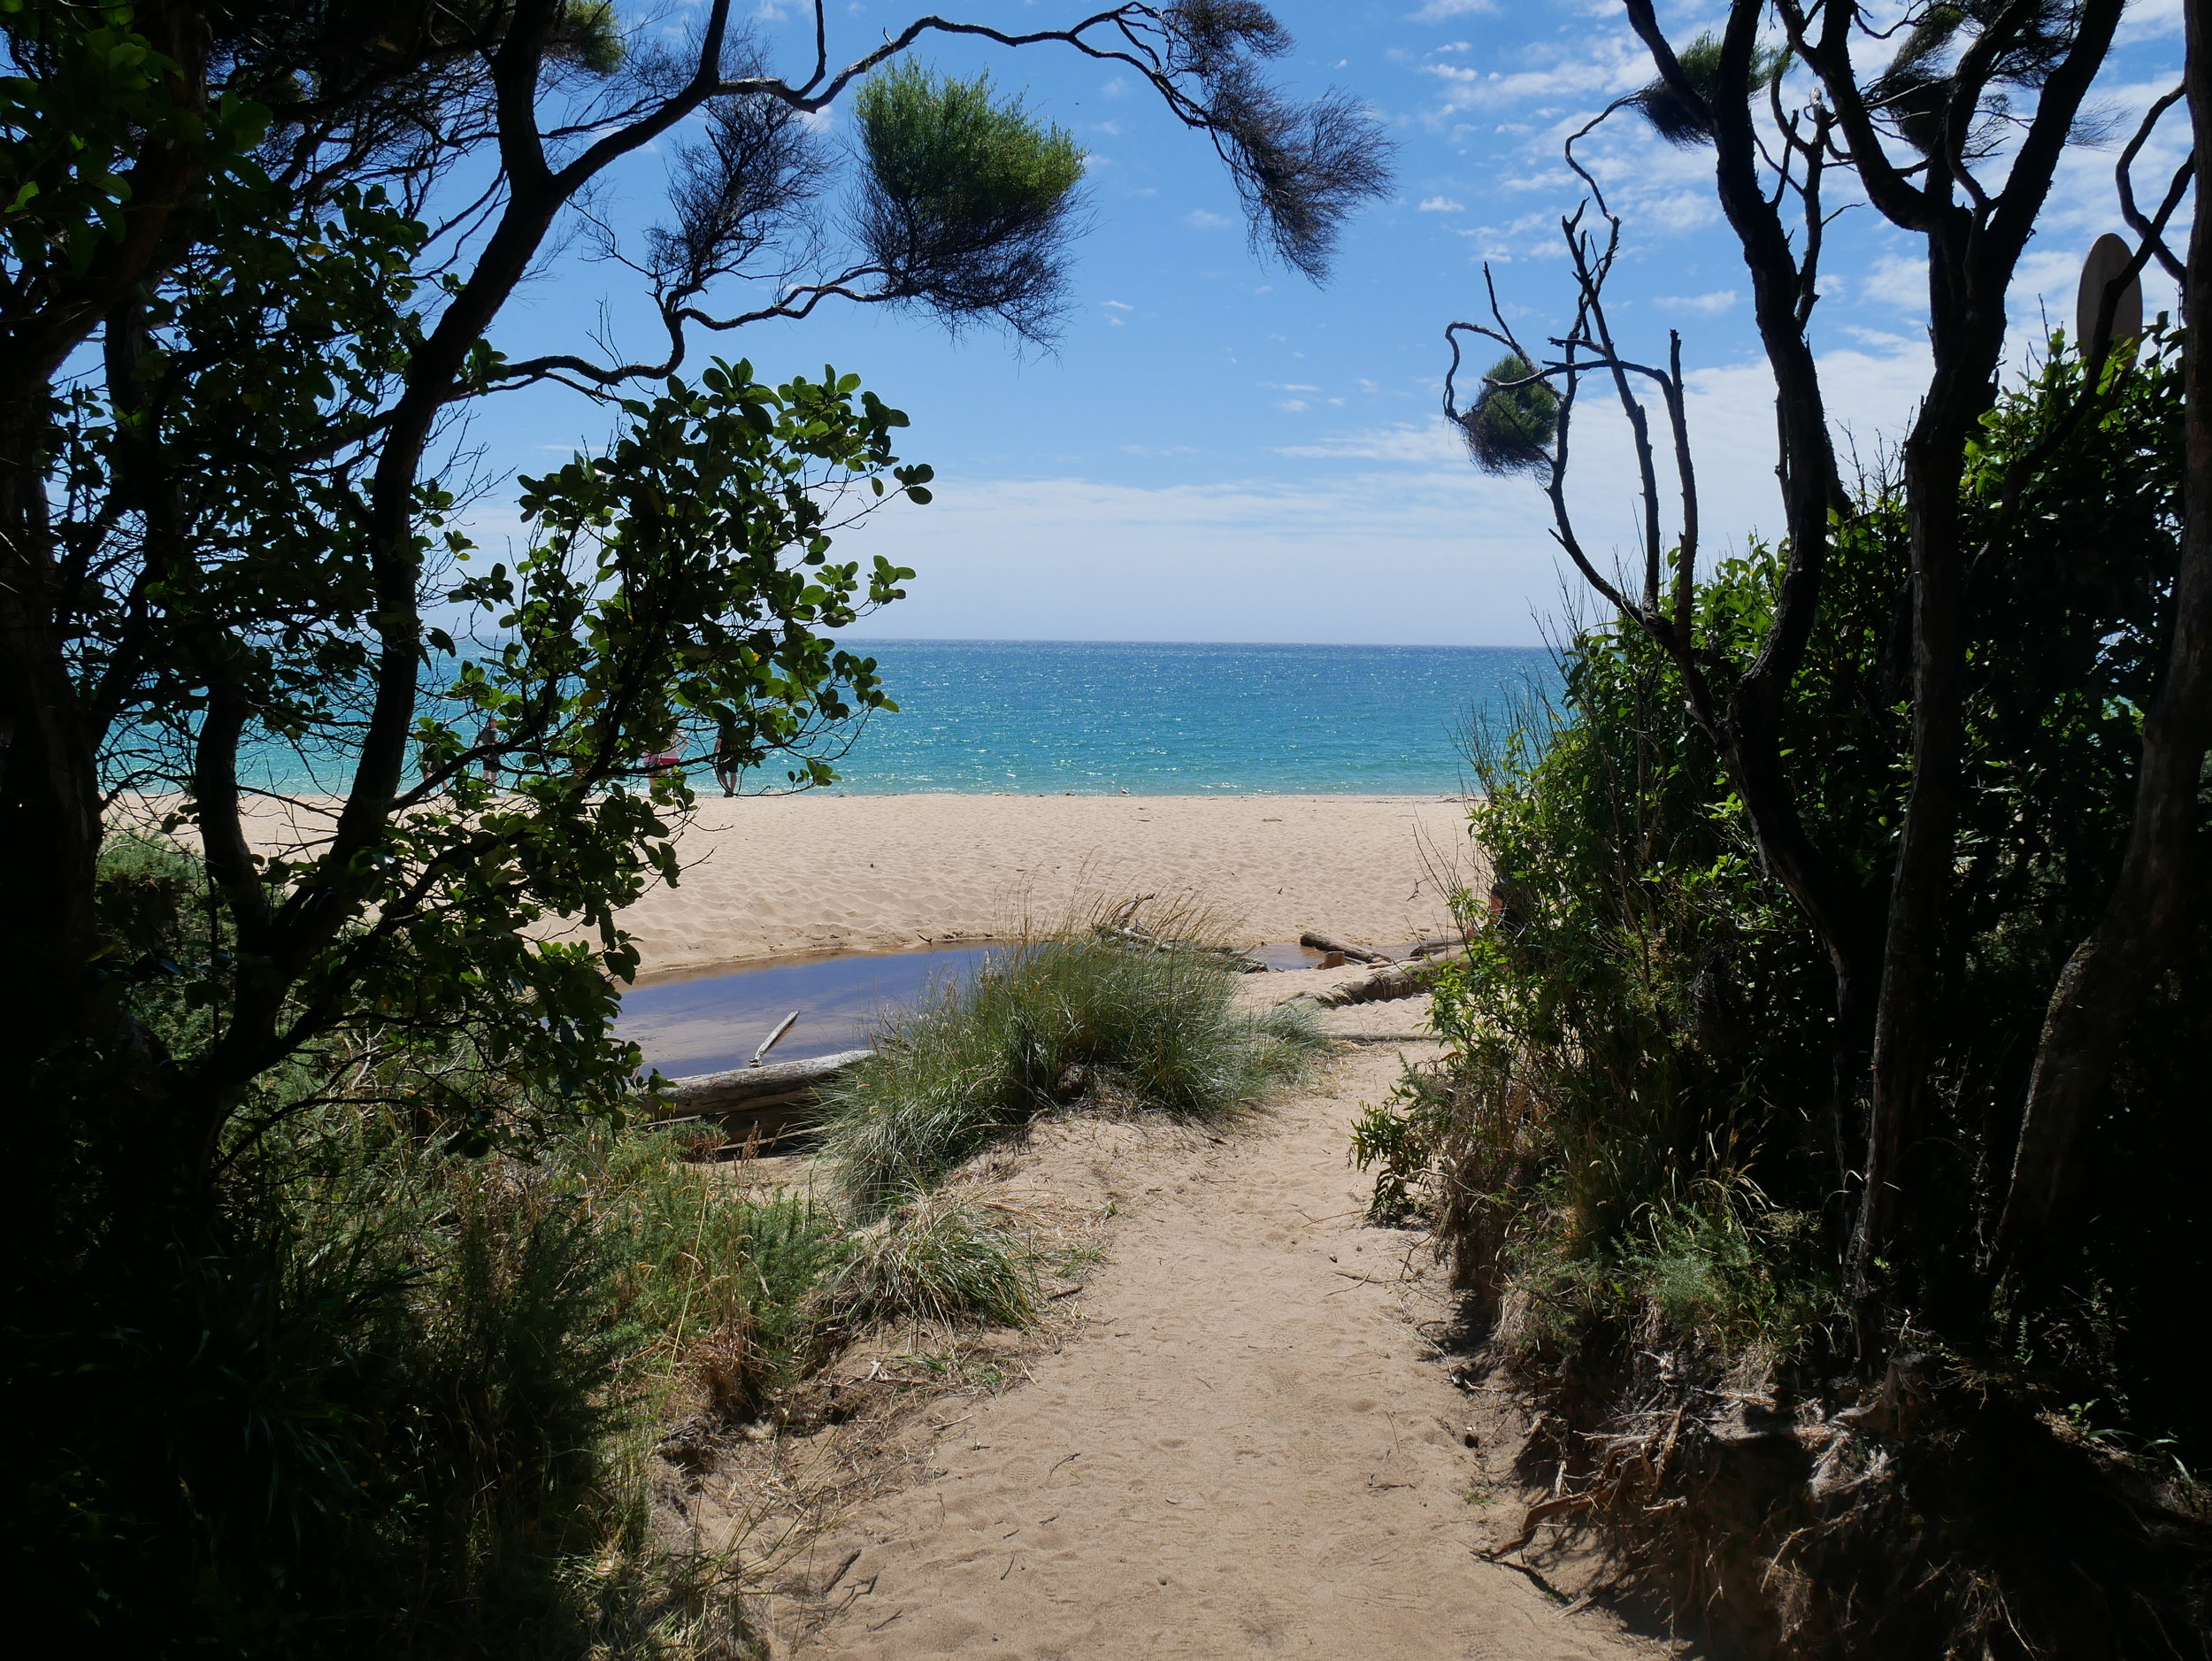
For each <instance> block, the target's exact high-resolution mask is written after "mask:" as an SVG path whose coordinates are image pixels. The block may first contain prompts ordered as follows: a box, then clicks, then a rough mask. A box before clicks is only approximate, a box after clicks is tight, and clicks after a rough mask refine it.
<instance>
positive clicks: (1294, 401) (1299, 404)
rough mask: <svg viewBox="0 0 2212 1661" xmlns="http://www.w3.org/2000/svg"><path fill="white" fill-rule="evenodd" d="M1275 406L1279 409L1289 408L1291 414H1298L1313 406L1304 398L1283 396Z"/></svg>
mask: <svg viewBox="0 0 2212 1661" xmlns="http://www.w3.org/2000/svg"><path fill="white" fill-rule="evenodd" d="M1275 407H1276V408H1277V409H1279V410H1287V411H1290V413H1291V414H1293V415H1297V414H1300V413H1302V411H1306V410H1308V409H1310V408H1311V407H1312V406H1311V405H1310V404H1308V403H1307V402H1306V401H1305V400H1304V399H1303V398H1283V399H1280V400H1279V401H1278V402H1277V403H1276V405H1275Z"/></svg>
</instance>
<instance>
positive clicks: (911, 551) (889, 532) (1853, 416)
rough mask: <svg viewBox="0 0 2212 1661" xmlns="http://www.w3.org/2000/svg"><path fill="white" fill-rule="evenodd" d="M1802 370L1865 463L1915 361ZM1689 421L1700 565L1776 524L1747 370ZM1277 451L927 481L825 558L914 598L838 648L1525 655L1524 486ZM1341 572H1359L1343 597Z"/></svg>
mask: <svg viewBox="0 0 2212 1661" xmlns="http://www.w3.org/2000/svg"><path fill="white" fill-rule="evenodd" d="M1821 373H1822V381H1823V384H1824V390H1825V392H1826V396H1827V404H1828V408H1829V410H1830V411H1831V414H1832V419H1834V420H1835V422H1836V424H1837V427H1838V428H1839V430H1840V431H1844V432H1847V433H1848V434H1851V435H1852V436H1853V437H1855V440H1856V441H1857V442H1858V443H1859V445H1860V447H1861V449H1862V450H1865V449H1867V448H1869V447H1870V444H1871V443H1872V442H1873V441H1874V440H1875V439H1876V438H1877V437H1879V436H1888V437H1891V438H1894V437H1896V436H1897V435H1898V434H1900V433H1901V431H1902V430H1903V427H1904V424H1905V422H1906V421H1907V420H1908V419H1909V418H1910V416H1911V413H1912V410H1913V405H1914V402H1915V400H1916V398H1917V397H1918V396H1920V394H1921V392H1922V391H1923V389H1924V387H1925V385H1926V381H1927V373H1928V361H1927V355H1926V352H1925V350H1924V349H1923V348H1918V347H1916V348H1914V349H1912V350H1901V351H1894V352H1884V353H1872V352H1865V351H1857V350H1839V351H1833V352H1829V353H1825V354H1824V355H1823V356H1822V358H1821ZM1689 419H1690V430H1691V435H1692V439H1693V442H1694V444H1695V445H1696V453H1697V457H1698V459H1699V462H1700V470H1699V477H1698V482H1699V492H1700V499H1701V508H1702V510H1703V514H1704V519H1705V524H1706V527H1707V528H1706V541H1705V549H1706V556H1707V558H1718V557H1720V556H1721V555H1723V554H1724V553H1726V552H1728V551H1730V550H1732V549H1734V548H1737V547H1740V545H1741V539H1742V538H1743V537H1745V536H1746V535H1747V534H1750V533H1752V532H1753V531H1755V530H1763V531H1765V532H1767V533H1769V534H1772V533H1773V532H1774V531H1775V530H1776V529H1777V528H1778V521H1779V519H1780V511H1781V510H1780V504H1779V502H1778V499H1777V497H1776V490H1775V483H1774V473H1773V457H1774V389H1773V383H1772V381H1770V379H1769V377H1768V373H1767V369H1766V365H1765V364H1764V363H1763V361H1753V362H1750V363H1746V364H1740V365H1724V366H1720V367H1716V368H1710V369H1703V370H1694V371H1693V372H1692V374H1691V376H1690V399H1689ZM1577 427H1578V432H1579V434H1580V442H1578V444H1577V446H1576V458H1575V459H1576V468H1575V487H1574V505H1575V511H1576V515H1577V523H1578V528H1579V530H1580V533H1581V534H1582V537H1583V539H1584V541H1585V542H1586V545H1587V546H1588V547H1589V548H1590V549H1591V550H1593V552H1594V556H1595V558H1597V559H1598V560H1599V563H1600V565H1601V566H1603V565H1609V564H1611V563H1612V562H1613V561H1614V560H1615V559H1616V558H1620V557H1632V554H1633V550H1634V548H1635V542H1636V535H1637V524H1638V520H1639V514H1638V511H1637V504H1636V501H1635V495H1634V490H1633V487H1632V484H1629V483H1627V482H1626V481H1632V479H1633V478H1634V472H1633V462H1632V456H1631V450H1630V446H1629V439H1628V434H1627V424H1626V422H1625V421H1624V420H1623V419H1622V418H1621V417H1620V415H1619V413H1618V411H1617V409H1615V408H1613V407H1612V406H1610V405H1609V404H1607V403H1606V402H1605V401H1604V400H1602V399H1600V398H1591V399H1590V400H1589V401H1588V402H1587V403H1586V405H1585V413H1584V414H1582V415H1580V416H1578V420H1577ZM1279 453H1280V454H1282V455H1284V456H1286V457H1290V458H1295V459H1297V460H1299V461H1301V462H1302V463H1304V464H1306V465H1304V466H1302V468H1300V469H1298V470H1297V471H1296V472H1295V473H1294V474H1293V476H1291V477H1290V478H1288V479H1284V478H1281V477H1254V478H1234V477H1232V478H1218V477H1217V478H1210V479H1206V480H1203V481H1195V482H1190V483H1178V484H1169V485H1164V486H1156V487H1140V486H1134V485H1125V484H1110V483H1104V482H1101V481H1095V480H1089V479H1080V478H1067V477H1060V478H1043V479H1032V480H1005V481H987V482H976V483H970V484H963V483H960V482H958V481H940V488H939V489H938V496H937V501H936V503H935V504H933V505H932V506H930V507H927V508H922V509H917V510H913V511H903V510H901V511H887V512H885V513H881V514H878V515H876V516H875V517H874V518H872V519H870V520H869V521H868V522H867V523H866V524H865V525H864V526H863V527H860V528H858V529H857V530H856V531H853V532H850V533H848V534H847V536H846V538H844V539H842V540H841V543H840V553H841V558H862V559H865V558H869V557H870V556H872V555H874V554H878V553H880V554H882V555H884V556H885V557H886V558H890V559H893V560H895V561H896V562H897V563H899V564H901V565H912V566H914V567H915V568H916V569H917V570H918V571H919V572H920V573H921V575H920V576H919V578H918V579H917V581H915V582H914V583H912V584H911V585H910V588H911V589H912V596H913V597H912V598H910V599H909V600H906V601H903V602H902V603H900V604H897V605H895V606H892V607H890V608H889V609H888V610H887V611H885V612H884V613H882V615H881V616H880V617H878V618H876V619H872V620H871V621H870V622H869V623H868V624H867V625H866V626H865V627H864V631H863V632H862V634H861V635H856V638H857V637H864V634H873V635H875V636H876V637H878V638H883V639H897V638H902V637H905V638H928V637H932V636H934V637H940V638H965V639H976V638H980V637H990V638H997V639H1053V638H1059V639H1071V638H1072V639H1093V640H1110V639H1123V640H1134V639H1149V640H1157V639H1183V640H1335V641H1348V642H1356V641H1395V642H1417V641H1434V642H1494V643H1500V644H1506V643H1520V642H1530V643H1533V642H1535V641H1537V640H1538V638H1539V626H1538V624H1537V622H1536V621H1535V619H1534V618H1533V616H1532V611H1534V610H1535V609H1537V608H1541V609H1543V610H1545V611H1549V610H1550V609H1552V607H1553V605H1554V604H1555V600H1554V596H1555V595H1556V594H1557V593H1558V592H1559V583H1560V579H1559V576H1558V574H1557V567H1558V565H1559V561H1558V560H1557V559H1556V558H1555V552H1554V550H1553V548H1552V545H1551V542H1550V540H1549V536H1548V525H1549V512H1548V507H1547V504H1546V503H1545V501H1544V498H1543V495H1542V493H1541V492H1540V490H1539V489H1538V488H1536V486H1535V485H1534V484H1533V483H1532V481H1528V480H1525V479H1493V478H1489V477H1487V476H1486V475H1484V474H1482V473H1478V472H1476V470H1475V469H1474V467H1473V466H1472V465H1471V464H1470V463H1469V461H1468V459H1467V455H1466V451H1465V449H1464V447H1463V445H1462V444H1461V442H1460V441H1459V439H1458V436H1457V434H1455V433H1454V432H1453V431H1452V430H1451V428H1450V427H1448V425H1447V424H1446V423H1445V422H1444V421H1443V420H1441V419H1428V420H1425V421H1419V422H1403V423H1398V424H1394V425H1390V426H1384V427H1371V428H1367V429H1362V430H1353V431H1348V432H1342V433H1338V434H1333V435H1331V436H1329V437H1327V438H1325V439H1321V440H1319V441H1317V442H1313V443H1310V444H1303V445H1296V446H1286V447H1285V448H1284V449H1283V450H1281V451H1279ZM1184 465H1188V464H1184ZM1672 515H1673V509H1672V504H1669V518H1670V519H1671V518H1672ZM1346 572H1357V573H1371V576H1367V577H1363V579H1362V580H1361V581H1350V582H1348V581H1345V580H1344V573H1346ZM1568 574H1569V577H1570V580H1571V581H1574V582H1575V583H1576V586H1577V587H1578V586H1579V584H1578V579H1572V573H1568ZM1256 596H1265V604H1256Z"/></svg>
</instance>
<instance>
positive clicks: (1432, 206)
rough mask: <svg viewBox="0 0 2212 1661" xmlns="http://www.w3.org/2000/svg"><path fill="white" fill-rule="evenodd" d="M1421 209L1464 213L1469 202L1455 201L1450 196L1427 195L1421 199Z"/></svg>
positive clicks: (1426, 211) (1431, 211) (1425, 211)
mask: <svg viewBox="0 0 2212 1661" xmlns="http://www.w3.org/2000/svg"><path fill="white" fill-rule="evenodd" d="M1420 211H1422V212H1424V213H1464V212H1466V211H1467V204H1465V203H1464V202H1455V201H1453V200H1452V199H1451V198H1450V197H1449V196H1425V197H1423V198H1422V200H1421V206H1420Z"/></svg>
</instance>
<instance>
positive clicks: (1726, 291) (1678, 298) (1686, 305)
mask: <svg viewBox="0 0 2212 1661" xmlns="http://www.w3.org/2000/svg"><path fill="white" fill-rule="evenodd" d="M1737 297H1738V296H1737V294H1736V291H1735V290H1734V289H1733V288H1716V289H1715V290H1714V291H1713V292H1712V293H1710V294H1663V295H1660V296H1658V297H1657V298H1656V299H1655V300H1653V301H1652V304H1654V305H1655V306H1657V307H1658V308H1659V309H1660V310H1661V311H1688V312H1692V313H1694V315H1696V316H1698V317H1718V316H1719V315H1720V314H1721V313H1722V312H1723V311H1727V310H1728V308H1729V307H1731V306H1732V305H1734V304H1736V300H1737Z"/></svg>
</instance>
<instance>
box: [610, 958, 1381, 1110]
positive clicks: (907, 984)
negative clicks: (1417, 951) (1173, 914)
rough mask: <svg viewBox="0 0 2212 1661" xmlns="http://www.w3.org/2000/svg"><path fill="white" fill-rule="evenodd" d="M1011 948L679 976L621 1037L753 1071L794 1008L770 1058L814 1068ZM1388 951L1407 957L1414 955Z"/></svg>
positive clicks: (677, 1069)
mask: <svg viewBox="0 0 2212 1661" xmlns="http://www.w3.org/2000/svg"><path fill="white" fill-rule="evenodd" d="M999 950H1003V948H1002V947H1001V946H998V945H993V944H987V943H986V944H976V945H968V946H928V947H924V948H922V949H921V950H917V951H844V952H828V953H822V954H819V955H817V956H813V957H779V958H774V959H772V960H770V961H768V962H764V963H757V964H749V965H746V966H744V967H742V968H737V969H713V970H708V971H705V972H703V973H698V974H692V975H682V976H674V977H671V978H670V979H668V980H655V981H652V982H651V983H649V984H648V985H645V986H638V987H633V988H630V989H629V990H628V991H627V992H625V993H624V994H623V995H622V1018H621V1019H620V1020H619V1021H618V1022H617V1023H616V1028H615V1030H616V1031H617V1032H618V1034H620V1035H621V1036H623V1037H625V1038H627V1039H629V1040H630V1041H631V1042H634V1043H635V1044H636V1045H637V1047H638V1048H639V1049H640V1050H643V1051H644V1052H645V1065H647V1066H648V1067H652V1068H657V1069H658V1070H659V1071H660V1072H661V1073H664V1074H665V1075H666V1076H667V1077H669V1078H672V1079H681V1078H687V1077H689V1076H690V1075H692V1074H695V1073H723V1072H726V1071H728V1070H729V1069H731V1068H733V1067H742V1066H745V1065H748V1064H749V1062H750V1061H751V1060H752V1058H753V1052H754V1051H755V1050H757V1049H759V1048H760V1045H761V1042H762V1041H763V1040H764V1039H765V1038H766V1037H767V1036H768V1034H771V1033H772V1032H774V1031H775V1030H776V1024H777V1023H778V1022H779V1021H780V1020H782V1019H783V1018H784V1017H785V1016H787V1015H788V1014H790V1013H791V1012H792V1011H798V1016H799V1019H797V1020H796V1021H795V1022H794V1023H793V1024H792V1027H791V1030H790V1031H789V1032H787V1033H786V1034H784V1035H783V1037H782V1038H780V1040H778V1041H777V1043H776V1047H775V1048H774V1049H773V1050H770V1051H769V1052H768V1055H767V1057H766V1059H768V1060H770V1061H805V1060H809V1059H810V1058H811V1057H816V1056H828V1055H834V1054H835V1053H836V1052H837V1051H839V1050H853V1049H857V1048H858V1047H859V1046H861V1045H863V1044H864V1043H866V1042H868V1040H869V1039H870V1037H871V1036H872V1034H873V1033H874V1031H875V1026H876V1021H877V1019H878V1018H879V1016H880V1015H881V1014H882V1013H883V1011H886V1010H887V1009H891V1008H895V1007H900V1006H910V1005H912V1004H916V1003H918V1002H919V1001H920V999H921V998H922V996H923V995H924V994H926V993H927V992H928V991H929V990H930V989H931V988H933V987H938V986H946V985H950V984H952V983H954V982H955V981H957V980H964V979H965V978H966V977H967V976H969V975H971V974H972V973H975V971H976V970H977V969H978V968H979V967H980V966H981V965H982V964H983V962H984V960H985V959H986V958H987V957H990V956H991V955H992V954H993V953H994V952H996V951H999ZM1382 950H1386V951H1388V952H1390V953H1391V954H1392V955H1393V956H1402V954H1403V952H1404V950H1406V949H1405V948H1403V947H1388V946H1386V947H1384V948H1382ZM1251 956H1252V957H1254V958H1255V959H1256V960H1257V961H1259V962H1261V963H1263V964H1265V965H1267V966H1268V967H1269V968H1270V969H1310V968H1312V967H1313V966H1314V965H1316V964H1317V963H1319V962H1320V961H1321V954H1320V953H1319V952H1317V951H1315V950H1311V949H1310V948H1309V947H1305V946H1296V945H1265V946H1256V947H1254V948H1253V949H1252V951H1251Z"/></svg>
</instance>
